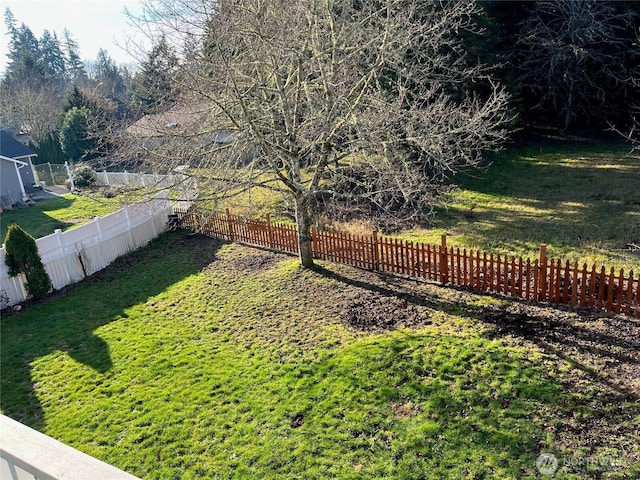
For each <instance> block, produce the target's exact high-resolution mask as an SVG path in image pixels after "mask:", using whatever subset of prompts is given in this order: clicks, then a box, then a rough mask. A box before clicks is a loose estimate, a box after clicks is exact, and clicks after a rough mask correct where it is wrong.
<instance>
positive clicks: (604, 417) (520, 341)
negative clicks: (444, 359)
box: [317, 266, 640, 478]
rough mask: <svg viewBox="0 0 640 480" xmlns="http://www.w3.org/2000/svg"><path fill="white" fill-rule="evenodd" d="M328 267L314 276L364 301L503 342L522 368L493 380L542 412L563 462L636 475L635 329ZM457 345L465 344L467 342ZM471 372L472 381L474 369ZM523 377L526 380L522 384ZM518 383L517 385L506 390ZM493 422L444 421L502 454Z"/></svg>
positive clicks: (639, 410)
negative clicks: (421, 313) (606, 458)
mask: <svg viewBox="0 0 640 480" xmlns="http://www.w3.org/2000/svg"><path fill="white" fill-rule="evenodd" d="M330 268H331V269H326V268H322V267H320V268H318V269H317V272H318V273H319V274H320V275H323V276H324V277H327V278H330V279H332V280H334V281H337V282H340V283H342V284H344V285H345V288H349V287H356V288H357V289H358V290H361V291H360V292H359V293H358V295H360V296H361V297H362V296H366V295H367V294H366V293H364V292H363V291H362V290H364V291H365V292H366V291H368V292H372V293H373V294H375V295H380V296H382V297H383V299H388V300H389V303H392V301H393V299H396V298H401V299H403V300H404V301H405V302H406V304H407V305H408V306H422V307H426V308H427V309H429V310H432V311H436V312H438V311H440V312H444V313H447V314H452V315H454V316H458V317H463V318H466V319H469V320H471V321H472V322H474V324H475V323H477V327H478V329H479V330H478V331H479V333H480V336H481V337H482V338H485V339H486V340H488V341H491V340H496V339H497V340H500V341H501V342H502V343H503V344H504V346H505V347H514V346H515V347H516V348H517V349H518V351H519V352H521V354H522V355H523V357H522V359H521V361H522V363H521V364H519V366H518V367H517V371H518V373H517V378H516V377H512V376H510V375H509V373H508V372H501V371H496V372H495V373H496V375H497V376H495V380H496V381H497V382H498V383H502V381H503V380H504V381H505V382H506V383H507V384H512V385H513V388H520V387H522V394H521V396H518V395H517V397H518V398H522V397H523V398H525V399H527V398H529V399H531V398H533V399H534V400H535V403H537V404H538V405H540V406H542V407H543V409H544V410H545V412H543V413H541V417H540V418H539V419H538V422H542V426H544V428H545V430H546V431H547V433H548V434H551V435H552V436H551V437H548V438H551V439H553V441H554V447H555V448H557V449H558V450H562V452H561V453H563V454H566V455H570V454H571V453H573V455H578V456H584V455H586V456H587V457H589V458H593V457H598V456H600V455H603V454H605V453H603V452H609V455H611V456H612V457H615V458H618V459H619V460H620V461H621V463H620V465H621V466H620V467H619V469H620V468H621V469H622V470H624V468H630V469H634V468H635V469H636V470H638V469H640V457H639V454H640V452H638V451H637V445H638V442H639V441H640V434H639V433H638V431H637V425H636V424H635V423H634V420H633V419H634V418H635V419H637V418H638V417H639V416H640V322H639V321H637V320H634V319H631V318H626V317H622V316H615V315H611V314H605V313H602V312H595V311H590V310H585V309H581V310H576V309H570V308H564V309H561V308H555V307H553V306H551V305H549V306H534V305H531V304H527V303H526V302H521V301H517V300H510V299H509V300H507V299H504V298H501V297H498V296H489V295H482V296H479V295H476V294H473V293H470V292H467V291H465V290H462V289H455V288H449V287H447V288H444V287H439V286H437V285H433V284H422V283H418V282H415V281H412V280H406V279H403V278H398V277H393V276H388V275H378V274H373V273H370V272H358V271H357V270H353V271H351V270H347V269H342V268H334V267H333V266H331V267H330ZM487 297H488V300H487ZM491 297H492V298H491ZM479 299H480V300H479ZM383 302H384V300H383ZM371 308H372V309H375V308H376V306H375V305H372V306H371ZM445 321H446V320H445ZM428 322H429V320H427V322H425V323H428ZM388 325H391V327H390V328H389V329H393V328H395V326H394V325H393V323H390V324H385V323H384V322H381V323H379V324H378V325H376V326H375V327H376V328H375V329H374V330H373V332H374V333H375V332H377V331H379V330H380V327H382V328H384V327H385V326H388ZM400 326H401V327H407V325H400ZM408 326H409V327H413V326H415V327H417V328H419V327H420V325H408ZM425 342H426V343H425V348H430V347H429V342H428V341H425ZM461 342H462V343H461V344H460V345H461V346H464V343H465V340H464V339H462V340H461ZM506 351H507V350H506V349H505V348H502V347H501V348H498V349H497V350H495V351H493V350H492V351H491V352H487V355H488V358H487V360H488V361H489V362H490V363H494V361H493V360H495V362H497V363H498V364H499V363H500V362H502V361H503V360H504V358H502V357H501V355H503V354H505V355H506V353H505V352H506ZM530 351H537V352H541V353H542V354H543V357H542V358H540V359H539V360H531V361H530V360H529V358H528V356H527V353H526V352H530ZM451 353H452V355H455V354H457V353H456V352H454V351H452V352H451ZM493 357H495V358H493ZM492 359H493V360H492ZM477 361H478V362H480V363H482V362H483V361H484V360H483V359H482V358H481V357H477ZM469 366H470V372H469V373H471V372H472V371H473V366H474V365H473V362H470V363H469ZM523 372H524V373H525V375H524V377H523V376H522V374H523ZM505 373H506V375H504V374H505ZM528 377H531V380H527V378H528ZM516 380H517V383H518V385H515V384H514V383H513V382H514V381H516ZM470 381H471V379H470ZM471 383H473V382H471ZM469 388H471V389H472V390H473V389H477V388H478V386H477V385H470V387H469ZM481 388H482V387H481ZM438 395H439V396H443V395H444V396H447V395H448V394H446V392H444V393H440V394H438ZM503 396H504V395H501V396H500V397H499V398H498V400H500V401H501V399H503V400H505V402H506V403H504V405H503V404H500V402H498V403H499V405H498V410H500V409H501V408H507V407H508V405H509V402H512V401H513V400H514V399H513V398H511V397H510V396H509V395H506V396H504V398H502V397H503ZM443 401H444V403H445V404H446V405H445V407H444V408H443V411H442V412H441V413H442V416H443V417H446V416H447V415H449V414H448V413H447V412H449V409H450V408H453V409H454V410H455V409H456V408H458V406H456V405H457V404H456V402H457V401H458V400H456V399H455V398H449V397H447V398H446V399H444V400H443ZM458 403H459V402H458ZM462 407H464V405H463V406H462ZM489 410H490V411H491V409H489ZM461 411H464V408H462V410H461ZM504 413H505V412H503V414H504ZM509 415H510V414H509ZM454 417H455V416H454ZM493 421H494V420H488V421H487V423H486V425H479V426H478V425H471V424H468V422H466V423H465V421H464V420H460V419H456V418H451V419H449V422H453V424H454V425H456V424H459V428H461V429H462V430H465V431H466V430H470V431H471V432H474V431H478V430H477V429H479V431H481V432H482V431H484V432H485V433H486V434H487V435H488V436H487V437H486V438H485V440H488V441H490V442H491V443H492V444H494V445H496V446H504V445H503V444H504V442H505V440H504V439H502V437H501V435H502V433H504V432H502V433H501V430H500V428H501V427H500V426H499V425H493V424H492V422H493ZM456 422H457V423H456ZM516 423H517V422H515V423H513V424H512V426H515V425H516ZM456 428H458V427H456ZM491 432H493V433H491ZM489 433H491V434H490V435H489ZM507 433H509V432H507ZM470 434H472V433H470ZM494 434H495V435H494ZM505 438H506V437H505ZM506 442H507V443H508V442H509V440H506ZM538 446H539V447H544V446H545V444H544V443H541V444H540V445H538ZM546 446H547V447H548V445H546ZM578 452H580V453H578ZM611 452H614V453H611ZM605 467H606V466H605ZM605 467H602V468H605ZM636 470H633V471H636ZM624 478H627V477H624ZM629 478H631V477H629Z"/></svg>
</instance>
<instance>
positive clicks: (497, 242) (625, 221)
mask: <svg viewBox="0 0 640 480" xmlns="http://www.w3.org/2000/svg"><path fill="white" fill-rule="evenodd" d="M593 148H594V147H593V146H584V145H580V146H577V148H576V149H571V148H566V150H565V151H562V150H558V149H557V148H556V150H555V151H553V150H552V152H551V153H544V154H540V153H538V152H529V151H527V150H515V151H511V152H508V153H507V154H502V155H500V156H499V157H498V158H497V159H496V162H495V165H494V166H492V167H491V168H490V169H489V170H488V171H487V172H486V173H482V174H479V176H478V177H469V176H461V178H460V179H459V184H460V186H461V188H462V189H463V190H464V193H462V194H461V195H459V196H458V195H454V196H453V199H454V201H453V202H452V203H451V204H450V205H448V208H447V210H446V211H443V212H442V215H441V216H437V217H436V219H435V220H434V225H435V226H437V227H439V228H444V229H447V230H449V231H451V232H454V233H463V234H464V235H465V236H466V237H468V238H467V240H466V241H467V242H468V243H470V244H471V245H474V246H477V247H478V248H481V249H484V250H494V249H496V248H499V249H500V250H501V252H505V253H510V252H514V251H522V245H523V244H524V245H525V246H527V249H533V250H535V249H536V246H538V245H539V244H540V243H546V244H549V248H550V250H548V253H549V254H550V255H557V254H558V255H559V254H561V252H562V250H559V251H558V252H557V253H556V252H555V251H554V250H553V249H554V248H556V247H573V248H579V249H581V250H588V249H592V248H595V247H602V246H604V247H606V248H608V249H610V250H611V249H613V250H616V249H621V250H625V249H626V248H627V245H628V244H630V243H634V242H637V241H638V237H637V235H638V231H640V216H639V214H640V190H638V188H637V183H638V182H637V179H638V176H639V175H640V156H638V155H629V151H628V147H627V146H624V145H623V146H621V147H620V146H615V145H614V146H611V147H610V148H609V149H608V150H606V151H604V152H597V151H593V150H592V149H593ZM617 255H620V256H621V258H620V260H619V261H632V262H634V261H637V258H635V257H633V256H628V257H627V256H625V255H623V254H622V253H620V254H617Z"/></svg>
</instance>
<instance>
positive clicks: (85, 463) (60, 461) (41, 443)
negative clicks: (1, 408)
mask: <svg viewBox="0 0 640 480" xmlns="http://www.w3.org/2000/svg"><path fill="white" fill-rule="evenodd" d="M0 478H2V479H3V480H26V479H29V480H33V479H36V478H37V479H38V480H87V479H92V480H98V479H99V480H136V479H138V477H134V476H133V475H130V474H128V473H127V472H124V471H122V470H119V469H117V468H116V467H113V466H111V465H109V464H107V463H104V462H102V461H100V460H98V459H96V458H93V457H91V456H89V455H87V454H85V453H82V452H80V451H78V450H76V449H75V448H71V447H70V446H68V445H65V444H64V443H61V442H59V441H57V440H55V439H53V438H51V437H48V436H46V435H44V434H42V433H40V432H37V431H35V430H33V429H32V428H29V427H27V426H26V425H23V424H21V423H19V422H16V421H15V420H12V419H11V418H9V417H6V416H4V415H0ZM138 480H139V479H138Z"/></svg>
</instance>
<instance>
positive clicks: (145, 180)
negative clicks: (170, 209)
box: [96, 170, 198, 210]
mask: <svg viewBox="0 0 640 480" xmlns="http://www.w3.org/2000/svg"><path fill="white" fill-rule="evenodd" d="M96 184H97V185H128V186H134V187H149V188H157V189H163V190H177V191H179V192H181V193H180V195H179V196H178V198H177V199H176V200H175V201H174V206H175V207H176V208H177V209H179V210H186V209H188V208H189V207H190V206H191V203H192V201H193V200H195V199H196V198H197V197H198V183H197V181H196V179H195V178H194V177H191V176H189V175H185V174H183V173H174V174H171V175H162V174H158V173H130V172H127V171H126V170H125V171H124V172H107V171H104V172H96Z"/></svg>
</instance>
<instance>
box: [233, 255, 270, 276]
mask: <svg viewBox="0 0 640 480" xmlns="http://www.w3.org/2000/svg"><path fill="white" fill-rule="evenodd" d="M280 260H281V259H280V258H278V257H277V256H275V255H266V254H257V255H243V256H241V257H238V258H236V259H234V260H233V264H232V265H230V267H231V268H235V269H238V270H243V271H245V272H254V273H255V272H260V271H262V270H267V269H269V268H270V267H272V266H274V265H275V264H276V263H278V262H279V261H280Z"/></svg>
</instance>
